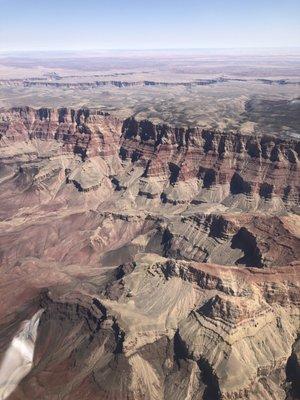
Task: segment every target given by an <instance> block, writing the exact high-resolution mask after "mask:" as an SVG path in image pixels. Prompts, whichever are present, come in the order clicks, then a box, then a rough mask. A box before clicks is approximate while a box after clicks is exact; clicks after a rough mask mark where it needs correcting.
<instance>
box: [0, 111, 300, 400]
mask: <svg viewBox="0 0 300 400" xmlns="http://www.w3.org/2000/svg"><path fill="white" fill-rule="evenodd" d="M0 135H1V139H0V149H1V152H0V184H1V192H0V217H1V221H0V224H1V232H0V259H1V266H2V267H1V268H2V276H3V284H2V285H1V287H0V294H1V299H2V300H1V302H0V316H1V322H0V331H1V334H0V353H1V355H2V356H4V354H5V352H6V350H7V348H8V347H9V343H10V342H11V340H12V338H13V337H14V336H15V335H16V333H17V332H18V330H19V328H20V325H21V323H22V321H23V320H25V319H30V318H31V317H32V316H33V315H34V313H35V312H37V310H39V309H41V308H42V309H44V312H43V314H42V316H41V319H40V324H39V328H38V332H37V341H36V348H35V356H34V360H33V367H32V369H31V371H30V372H29V374H28V375H27V377H26V378H25V379H23V381H22V382H21V383H20V384H19V386H18V388H17V389H16V390H15V391H14V392H13V393H12V394H11V396H10V399H11V400H16V399H18V400H21V399H22V400H25V399H27V400H29V399H41V398H43V399H58V398H62V397H63V398H64V399H72V400H76V399H80V400H82V399H89V400H90V399H99V398H101V399H107V400H117V399H118V400H119V399H132V400H133V399H134V400H139V399H149V400H150V399H151V400H153V399H154V400H156V399H157V400H162V399H165V400H169V399H170V400H171V399H172V400H173V399H177V400H181V399H182V400H183V399H193V400H196V399H199V400H200V399H206V400H211V399H251V400H256V399H262V398H263V399H282V400H283V399H296V398H299V385H298V377H299V354H298V353H299V351H298V350H299V349H298V348H299V334H300V329H299V302H300V296H299V293H300V291H299V285H300V279H299V278H300V277H299V271H300V269H299V249H300V246H299V235H300V219H299V215H298V214H297V213H298V210H299V185H300V183H299V151H300V145H299V142H298V141H297V140H295V139H283V138H279V136H278V133H277V135H276V137H275V136H274V137H271V136H268V137H266V136H257V137H251V136H247V135H242V134H234V133H229V134H225V133H222V132H217V131H207V130H201V129H199V128H188V129H184V128H174V127H170V126H168V125H154V124H153V123H152V122H151V121H148V120H144V121H137V120H135V119H134V118H129V119H127V120H125V121H121V120H119V119H118V118H115V117H112V116H110V115H108V114H105V113H102V112H101V111H100V110H88V109H81V110H72V109H66V108H64V109H39V110H35V109H32V108H29V107H24V108H14V109H11V110H1V112H0ZM297 396H298V397H297Z"/></svg>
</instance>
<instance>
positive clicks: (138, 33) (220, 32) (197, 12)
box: [0, 0, 300, 52]
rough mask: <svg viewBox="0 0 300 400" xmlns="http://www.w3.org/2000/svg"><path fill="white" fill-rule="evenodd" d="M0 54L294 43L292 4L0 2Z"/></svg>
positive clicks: (298, 12)
mask: <svg viewBox="0 0 300 400" xmlns="http://www.w3.org/2000/svg"><path fill="white" fill-rule="evenodd" d="M0 6H1V15H0V51H2V52H3V51H43V50H46V51H62V50H64V51H81V50H83V49H84V50H88V51H95V50H98V49H102V50H119V51H120V50H134V49H135V50H153V49H155V50H159V49H161V50H164V49H232V48H274V47H276V48H282V47H287V48H290V47H299V46H300V26H299V22H298V21H299V16H300V3H299V2H298V1H295V0H287V1H285V2H282V1H279V0H275V1H270V0H260V1H258V0H254V1H252V2H251V3H250V2H240V1H238V0H227V1H226V3H225V4H224V2H222V1H221V0H214V1H211V2H207V1H203V0H200V1H199V0H187V1H185V2H184V3H183V2H182V1H179V0H175V1H174V0H173V1H171V0H165V1H163V2H162V1H159V0H153V1H152V2H151V4H150V3H148V2H143V1H137V0H130V1H129V0H116V1H114V2H112V1H108V0H102V1H96V0H87V1H86V2H85V3H84V5H82V3H81V2H79V1H78V0H73V1H71V0H64V1H58V0H53V1H51V2H47V1H43V0H42V1H39V2H36V1H34V0H28V1H26V2H24V1H22V0H0Z"/></svg>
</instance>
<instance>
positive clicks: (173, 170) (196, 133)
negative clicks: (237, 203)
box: [0, 108, 300, 204]
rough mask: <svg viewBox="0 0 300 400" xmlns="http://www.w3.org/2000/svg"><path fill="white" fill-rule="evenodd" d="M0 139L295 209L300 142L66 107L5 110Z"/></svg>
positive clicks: (2, 117)
mask: <svg viewBox="0 0 300 400" xmlns="http://www.w3.org/2000/svg"><path fill="white" fill-rule="evenodd" d="M0 134H1V137H2V143H5V144H7V143H8V142H7V141H10V142H13V141H22V140H27V139H43V140H56V141H62V142H63V143H64V146H63V149H64V150H65V151H71V152H74V153H77V154H80V155H81V156H82V158H83V159H85V158H86V157H92V156H96V155H99V156H104V155H118V156H119V158H121V159H122V160H123V161H125V160H131V162H132V163H133V164H134V165H139V166H142V167H143V168H144V174H143V175H144V177H165V178H167V179H168V180H169V181H170V184H171V185H173V186H174V185H175V184H176V183H177V182H180V181H187V180H189V179H192V178H196V179H199V180H201V182H202V188H203V189H208V190H209V189H211V188H213V187H215V186H217V187H219V188H220V187H222V186H227V187H228V186H229V192H230V193H231V194H232V195H237V194H245V195H247V196H250V197H251V196H253V195H254V194H257V195H259V196H260V197H261V198H263V199H270V198H272V197H273V196H274V195H276V196H278V197H279V198H281V199H282V200H283V201H284V202H287V203H291V204H298V203H299V197H298V194H299V186H300V174H299V153H300V142H299V141H297V140H293V139H281V138H279V137H278V136H277V137H272V136H256V137H253V136H250V135H249V136H248V135H242V134H240V133H223V132H214V131H207V130H203V129H200V128H173V127H170V126H168V125H154V124H153V123H152V122H151V121H149V120H143V121H137V120H135V119H134V118H129V119H127V120H125V121H120V120H118V119H117V118H114V117H112V116H110V115H108V114H107V113H103V112H101V111H99V110H89V109H81V110H72V109H66V108H62V109H39V110H34V109H31V108H15V109H11V110H8V111H2V112H1V114H0ZM116 179H117V178H116ZM145 194H146V195H147V192H146V193H145ZM149 195H150V197H151V193H149ZM161 195H162V199H165V200H166V201H168V200H169V198H168V196H167V195H165V196H164V194H163V193H161V194H160V196H161Z"/></svg>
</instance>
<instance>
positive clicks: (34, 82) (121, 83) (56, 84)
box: [0, 74, 300, 90]
mask: <svg viewBox="0 0 300 400" xmlns="http://www.w3.org/2000/svg"><path fill="white" fill-rule="evenodd" d="M124 75H126V74H124ZM97 78H98V76H97V75H96V76H93V75H92V76H91V77H89V76H87V77H85V79H86V81H84V78H83V77H80V76H71V77H70V76H59V75H57V74H54V75H50V76H46V77H40V78H24V79H22V78H15V79H0V86H4V87H18V86H22V87H46V88H47V87H48V88H62V89H83V90H84V89H96V88H101V87H107V86H114V87H117V88H126V87H135V86H145V87H154V86H158V87H180V86H182V87H187V88H190V87H195V86H208V85H216V84H222V83H226V82H249V81H250V82H251V81H254V82H257V83H261V84H265V85H299V84H300V82H298V81H289V80H286V79H260V78H257V79H253V80H251V79H250V80H248V79H243V78H225V77H217V78H207V79H194V80H192V81H182V82H180V81H179V82H177V81H173V82H172V81H159V80H137V81H134V80H108V79H105V80H99V79H97Z"/></svg>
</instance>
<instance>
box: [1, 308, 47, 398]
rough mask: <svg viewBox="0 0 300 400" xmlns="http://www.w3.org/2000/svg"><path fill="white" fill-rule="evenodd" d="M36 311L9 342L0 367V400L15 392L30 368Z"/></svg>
mask: <svg viewBox="0 0 300 400" xmlns="http://www.w3.org/2000/svg"><path fill="white" fill-rule="evenodd" d="M42 312H43V310H39V311H37V312H36V313H35V314H34V315H33V317H32V318H31V319H30V320H26V321H24V322H23V323H22V325H21V327H20V331H19V332H18V334H17V335H16V336H15V337H14V338H13V340H12V341H11V343H10V345H9V347H8V349H7V350H6V352H5V354H4V357H3V359H2V362H1V366H0V399H1V400H4V399H7V398H8V397H9V395H10V394H11V393H12V392H13V391H14V390H15V388H16V387H17V385H18V384H19V382H21V380H22V379H23V378H24V377H25V376H26V375H27V374H28V372H29V371H30V369H31V367H32V361H33V355H34V347H35V341H36V337H37V330H38V325H39V320H40V316H41V314H42Z"/></svg>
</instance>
